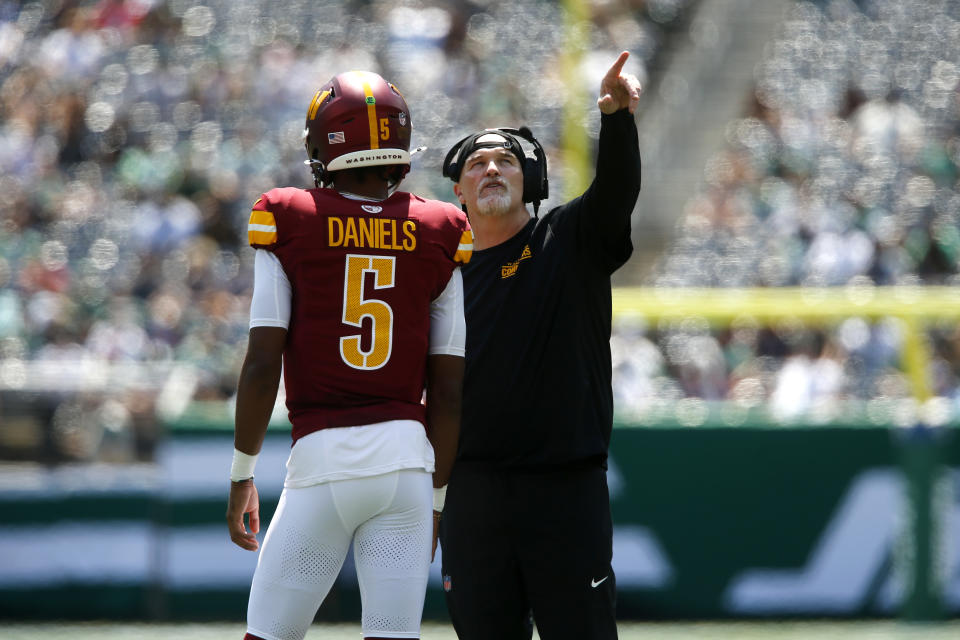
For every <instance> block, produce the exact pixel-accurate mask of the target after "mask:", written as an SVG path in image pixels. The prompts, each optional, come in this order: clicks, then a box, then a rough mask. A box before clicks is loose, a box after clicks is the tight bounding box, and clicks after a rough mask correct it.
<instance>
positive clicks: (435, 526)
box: [430, 511, 441, 562]
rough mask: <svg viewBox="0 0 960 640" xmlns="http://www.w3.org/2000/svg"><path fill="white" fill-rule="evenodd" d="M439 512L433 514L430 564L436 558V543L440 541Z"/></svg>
mask: <svg viewBox="0 0 960 640" xmlns="http://www.w3.org/2000/svg"><path fill="white" fill-rule="evenodd" d="M440 516H441V514H440V512H439V511H434V512H433V547H432V548H431V549H430V562H433V559H434V558H435V557H436V556H437V541H438V540H439V539H440Z"/></svg>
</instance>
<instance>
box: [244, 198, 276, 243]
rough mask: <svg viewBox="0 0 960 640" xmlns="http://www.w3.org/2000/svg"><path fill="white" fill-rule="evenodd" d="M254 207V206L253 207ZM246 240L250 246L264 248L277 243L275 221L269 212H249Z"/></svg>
mask: <svg viewBox="0 0 960 640" xmlns="http://www.w3.org/2000/svg"><path fill="white" fill-rule="evenodd" d="M254 206H256V205H254ZM247 239H248V240H249V242H250V245H251V246H254V247H264V246H270V245H272V244H276V242H277V220H276V218H274V216H273V213H271V212H270V211H261V210H260V209H254V210H252V211H251V212H250V222H249V224H248V225H247Z"/></svg>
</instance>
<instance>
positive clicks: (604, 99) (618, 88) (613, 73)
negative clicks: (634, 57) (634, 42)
mask: <svg viewBox="0 0 960 640" xmlns="http://www.w3.org/2000/svg"><path fill="white" fill-rule="evenodd" d="M629 57H630V52H629V51H624V52H623V53H621V54H620V57H619V58H617V61H616V62H614V63H613V66H612V67H610V70H609V71H607V75H605V76H603V80H601V81H600V97H599V98H597V106H598V107H600V111H601V112H603V113H607V114H610V113H616V112H617V111H620V109H624V108H626V109H629V110H630V113H633V112H634V111H635V110H636V108H637V105H638V104H640V92H641V91H642V90H643V88H642V87H641V86H640V81H639V80H637V77H636V76H635V75H633V74H630V73H623V65H624V63H625V62H626V61H627V58H629Z"/></svg>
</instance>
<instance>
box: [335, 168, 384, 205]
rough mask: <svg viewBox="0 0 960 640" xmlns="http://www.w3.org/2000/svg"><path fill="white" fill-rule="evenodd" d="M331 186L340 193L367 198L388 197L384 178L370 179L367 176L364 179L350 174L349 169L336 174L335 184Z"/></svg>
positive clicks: (378, 198) (381, 198)
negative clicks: (341, 173)
mask: <svg viewBox="0 0 960 640" xmlns="http://www.w3.org/2000/svg"><path fill="white" fill-rule="evenodd" d="M333 188H334V189H336V190H337V191H338V192H340V193H344V194H351V195H354V196H360V197H361V198H369V199H371V200H386V199H387V198H389V197H390V188H389V186H388V185H387V182H386V180H371V179H370V178H369V176H367V177H366V179H363V178H360V179H358V178H357V177H356V176H354V175H351V174H350V172H349V171H344V172H343V175H338V176H337V181H336V184H334V185H333Z"/></svg>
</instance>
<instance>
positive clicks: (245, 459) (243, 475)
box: [230, 449, 259, 482]
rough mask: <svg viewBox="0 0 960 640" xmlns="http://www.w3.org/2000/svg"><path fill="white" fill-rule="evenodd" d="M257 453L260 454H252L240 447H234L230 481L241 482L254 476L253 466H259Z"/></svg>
mask: <svg viewBox="0 0 960 640" xmlns="http://www.w3.org/2000/svg"><path fill="white" fill-rule="evenodd" d="M257 455H259V454H256V455H252V456H251V455H249V454H246V453H244V452H243V451H240V450H239V449H234V450H233V465H231V466H230V481H231V482H240V481H241V480H250V479H251V478H253V468H254V467H256V466H257Z"/></svg>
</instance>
